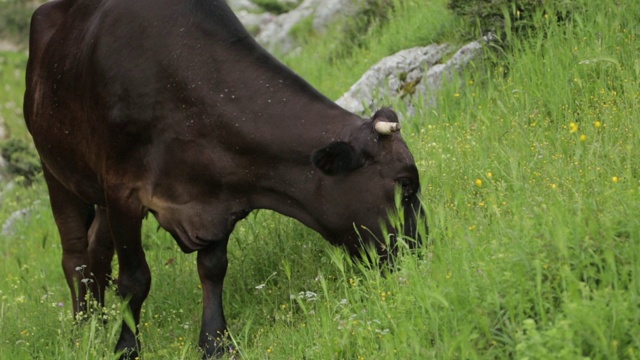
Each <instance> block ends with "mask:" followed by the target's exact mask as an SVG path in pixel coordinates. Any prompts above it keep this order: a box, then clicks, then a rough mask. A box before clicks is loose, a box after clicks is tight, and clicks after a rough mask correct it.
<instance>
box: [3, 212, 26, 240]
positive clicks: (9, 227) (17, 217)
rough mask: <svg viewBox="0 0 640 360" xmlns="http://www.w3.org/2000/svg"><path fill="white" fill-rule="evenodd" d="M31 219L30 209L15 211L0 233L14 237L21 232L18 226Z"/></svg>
mask: <svg viewBox="0 0 640 360" xmlns="http://www.w3.org/2000/svg"><path fill="white" fill-rule="evenodd" d="M30 217H31V209H30V208H26V209H21V210H17V211H14V212H13V213H12V214H11V215H9V217H8V218H7V220H5V221H4V223H3V224H2V230H1V231H0V233H1V234H2V235H4V236H14V235H15V234H16V233H17V231H18V230H19V228H18V224H19V223H22V222H24V221H27V220H29V218H30Z"/></svg>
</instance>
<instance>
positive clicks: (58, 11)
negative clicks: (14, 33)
mask: <svg viewBox="0 0 640 360" xmlns="http://www.w3.org/2000/svg"><path fill="white" fill-rule="evenodd" d="M75 2H76V0H53V1H48V2H46V3H44V4H42V5H41V6H40V7H38V8H37V9H36V11H35V12H34V13H33V16H32V17H31V29H30V36H29V52H30V53H31V54H32V56H33V55H36V57H37V55H38V54H42V52H43V51H44V48H45V47H46V46H47V44H48V43H49V40H50V39H51V37H52V36H53V34H54V33H55V32H56V30H57V29H58V27H59V26H60V24H62V23H63V22H64V19H65V18H66V16H67V14H68V13H69V10H70V9H71V7H72V6H73V5H74V3H75Z"/></svg>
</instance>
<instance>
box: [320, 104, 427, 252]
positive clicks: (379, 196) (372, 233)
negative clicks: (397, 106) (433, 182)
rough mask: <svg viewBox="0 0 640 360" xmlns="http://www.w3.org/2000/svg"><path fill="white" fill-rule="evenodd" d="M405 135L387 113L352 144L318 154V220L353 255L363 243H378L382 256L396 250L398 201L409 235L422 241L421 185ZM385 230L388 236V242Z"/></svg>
mask: <svg viewBox="0 0 640 360" xmlns="http://www.w3.org/2000/svg"><path fill="white" fill-rule="evenodd" d="M399 130H400V123H399V122H398V117H397V115H396V114H395V113H394V112H393V111H392V110H391V109H388V108H383V109H381V110H378V111H377V112H376V113H375V115H374V116H373V118H372V119H370V120H368V121H365V122H364V123H363V124H362V126H361V127H360V128H359V129H357V131H354V132H353V133H352V134H350V136H349V138H348V140H346V141H336V142H333V143H331V144H329V145H327V146H326V147H323V148H321V149H318V150H316V151H315V152H314V153H313V156H312V161H313V164H314V165H315V166H316V167H317V168H318V169H320V170H321V171H322V173H323V174H324V176H323V177H322V180H321V182H320V185H319V186H318V187H319V188H318V189H316V198H317V199H319V200H320V201H319V203H318V207H317V208H316V209H315V211H316V212H317V213H316V214H315V218H316V220H317V221H318V222H319V223H320V224H319V225H320V226H322V228H323V231H324V233H325V236H326V237H328V238H329V240H330V241H332V242H334V243H336V244H338V245H343V246H345V247H346V248H347V249H348V250H349V251H350V252H351V253H352V254H358V253H359V251H360V249H361V244H362V243H363V242H364V243H365V244H366V243H368V244H374V245H375V247H376V249H377V250H378V253H379V254H380V255H387V254H388V253H389V251H390V250H391V251H393V247H394V245H395V243H396V239H397V234H396V233H395V232H396V230H394V226H392V225H391V223H390V220H389V215H390V214H392V213H393V211H394V210H395V209H396V207H397V205H398V204H397V203H398V202H399V205H400V207H401V212H402V213H403V214H404V215H403V220H404V229H402V231H403V233H404V235H405V236H406V237H408V238H410V239H412V241H410V243H411V242H413V243H415V241H413V240H416V241H419V239H418V236H417V233H418V231H417V226H418V222H419V221H424V219H423V220H421V219H420V218H421V217H422V216H423V214H424V213H423V211H422V207H421V203H420V199H419V194H420V181H419V177H418V170H417V168H416V165H415V162H414V160H413V156H412V155H411V152H410V151H409V149H408V148H407V145H406V144H405V142H404V141H403V140H402V137H401V136H400V132H399ZM397 196H399V197H400V199H399V201H398V198H397ZM423 224H424V223H423ZM383 228H386V229H387V231H388V233H387V236H388V238H386V239H385V233H384V230H383ZM388 245H391V249H389V246H388Z"/></svg>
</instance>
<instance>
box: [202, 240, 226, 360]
mask: <svg viewBox="0 0 640 360" xmlns="http://www.w3.org/2000/svg"><path fill="white" fill-rule="evenodd" d="M227 242H228V239H225V240H223V241H217V242H214V243H213V244H211V245H210V246H209V247H207V248H205V249H203V250H200V251H198V274H199V275H200V282H201V284H202V296H203V301H202V306H203V310H202V327H201V328H200V341H199V345H200V348H201V349H202V351H204V356H203V358H205V359H207V358H210V357H213V356H218V355H221V354H223V353H224V352H225V348H226V346H225V342H226V341H225V340H226V339H225V332H226V329H227V323H226V322H225V320H224V313H223V310H222V283H223V282H224V276H225V274H226V273H227V263H228V261H227Z"/></svg>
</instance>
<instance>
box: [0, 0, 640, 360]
mask: <svg viewBox="0 0 640 360" xmlns="http://www.w3.org/2000/svg"><path fill="white" fill-rule="evenodd" d="M397 3H401V4H402V6H396V9H395V12H394V13H393V14H392V15H391V16H390V18H389V22H388V23H387V24H386V25H385V26H384V27H380V28H378V30H374V31H372V32H371V33H370V34H367V36H366V37H365V39H364V40H363V42H362V43H361V44H360V45H359V46H358V47H355V48H354V49H353V51H352V52H351V53H350V55H347V56H344V57H341V58H340V61H331V57H329V56H327V54H328V53H329V52H330V48H331V44H332V42H334V40H328V39H327V38H323V37H311V38H310V40H309V41H310V43H309V45H307V46H306V47H305V48H304V49H303V50H302V53H301V55H300V56H299V57H290V58H286V59H285V61H287V62H288V63H289V64H290V65H291V66H292V67H294V68H295V69H296V70H297V71H299V72H300V73H301V74H302V75H303V76H304V77H306V78H307V79H309V80H310V81H311V82H312V83H313V84H315V85H316V86H318V87H319V88H320V89H321V90H322V91H324V92H326V93H328V94H329V95H330V96H332V97H334V98H335V97H337V96H339V95H340V93H341V92H343V91H345V90H346V89H347V88H348V87H349V86H350V85H351V83H353V82H354V81H355V80H356V79H357V78H358V77H359V75H360V73H362V72H363V71H364V70H365V69H366V68H367V67H368V66H370V65H371V64H373V63H375V62H376V61H377V60H378V58H379V57H380V56H383V55H386V54H388V53H390V52H392V51H394V50H397V49H399V48H402V47H407V46H412V45H416V44H422V43H425V44H426V43H427V42H429V41H431V40H443V39H448V40H454V41H455V39H456V38H457V35H456V34H457V31H458V25H460V23H459V22H458V21H459V20H454V19H453V16H452V15H451V14H448V13H447V11H446V8H445V2H444V1H429V2H428V5H427V6H424V5H423V4H422V3H420V5H418V2H415V1H414V2H411V1H403V2H399V1H398V2H397ZM572 3H573V4H574V5H576V6H575V8H574V9H575V10H574V12H573V13H572V14H571V16H570V17H568V18H567V19H566V20H565V21H562V22H557V21H555V18H554V17H553V16H549V13H548V12H539V13H537V14H534V16H532V20H531V22H532V26H533V28H534V29H536V30H537V31H536V32H533V33H531V34H530V35H529V36H527V37H520V38H515V37H509V38H508V39H507V40H508V41H509V44H510V47H509V50H508V51H499V49H498V51H495V52H491V53H489V54H488V55H489V56H491V57H492V59H493V65H492V66H488V67H487V66H484V67H480V66H479V67H478V68H477V70H476V71H471V72H470V73H469V74H468V76H467V77H465V78H464V79H462V80H463V81H462V84H463V85H457V83H456V84H451V85H449V86H448V87H446V88H445V89H444V90H443V91H442V94H441V96H440V101H439V103H438V104H437V106H436V107H434V108H426V107H425V106H421V105H420V104H418V106H417V107H416V112H415V115H414V116H411V117H409V118H408V119H407V126H405V128H404V129H403V134H404V136H405V138H406V140H407V142H408V143H409V145H410V147H411V149H412V150H413V153H414V155H415V158H416V161H417V163H418V166H419V169H420V172H421V179H422V188H423V198H424V203H425V206H426V208H427V209H428V220H429V225H430V228H431V236H430V238H429V241H428V243H427V244H426V246H425V247H424V248H423V249H420V250H419V252H418V254H412V255H405V256H402V257H401V258H400V259H399V268H398V270H397V271H396V272H394V273H392V274H388V275H387V276H380V274H379V272H377V271H372V270H369V269H367V268H366V267H364V266H362V265H361V264H352V263H351V262H350V261H349V260H348V259H347V258H345V255H344V253H343V252H341V251H340V250H339V249H335V248H332V247H330V246H329V245H328V244H326V243H325V242H324V240H322V239H321V238H320V237H319V236H318V235H316V234H314V233H313V232H311V231H309V230H308V229H306V228H304V227H302V226H301V225H299V224H297V223H295V222H294V221H292V220H289V219H286V218H283V217H281V216H278V215H275V214H272V213H269V212H266V211H260V212H258V213H256V214H255V215H251V216H250V217H249V218H248V219H247V220H246V221H244V222H242V223H241V224H240V225H239V227H238V228H237V230H236V231H235V232H234V234H233V236H232V241H231V243H230V268H229V273H228V275H227V281H226V286H225V304H226V311H227V315H228V321H229V325H230V331H231V335H232V336H233V339H234V341H235V342H236V344H237V347H238V353H237V355H236V356H237V358H243V359H301V358H305V359H328V358H336V359H430V358H438V359H471V358H479V359H509V358H515V359H551V358H553V359H581V358H585V359H586V358H590V359H638V358H640V335H639V334H640V216H639V214H640V181H639V177H640V169H639V162H638V159H639V158H640V144H639V139H640V124H639V123H638V119H637V114H638V113H639V110H640V109H639V105H640V60H638V59H640V45H639V44H640V39H639V38H640V23H639V22H638V21H637V19H639V18H640V4H638V3H637V2H636V1H632V0H623V1H614V0H603V1H598V2H596V1H588V0H576V1H572ZM335 36H338V35H335ZM334 39H335V38H334ZM496 54H498V55H496ZM12 56H14V55H12ZM2 76H3V77H4V76H5V74H4V70H3V75H2ZM21 91H22V90H21V89H17V88H16V89H14V90H12V91H8V92H0V96H2V98H1V99H0V103H2V104H6V103H7V102H11V101H14V102H16V103H18V102H19V98H20V96H21ZM396 107H397V108H398V109H399V110H400V111H402V110H403V106H402V105H401V104H396ZM3 114H4V113H3ZM12 133H13V130H12ZM0 192H1V193H0V197H2V199H3V200H2V203H1V205H0V220H2V221H4V219H6V218H8V217H9V216H10V214H11V213H12V212H13V211H15V210H18V209H22V208H25V207H28V208H30V209H31V213H30V216H28V217H24V218H22V219H19V221H16V222H15V225H14V228H13V229H12V233H10V234H8V235H4V234H3V235H0V257H1V259H0V279H4V280H3V281H2V282H0V334H2V337H1V338H0V358H2V359H5V358H6V359H33V358H42V359H53V358H55V359H110V358H112V355H111V351H112V347H113V346H114V344H115V340H116V337H117V335H118V331H119V329H118V328H119V322H120V321H119V319H121V316H122V315H121V311H120V310H121V305H120V303H119V302H118V301H117V299H116V298H115V296H114V294H113V292H110V293H109V295H108V299H107V301H108V303H109V306H108V307H107V309H105V312H104V314H103V316H104V317H105V318H106V319H108V322H107V323H106V325H103V324H102V321H101V320H100V319H99V318H97V317H94V318H91V319H89V320H88V321H87V322H86V323H84V324H83V325H81V326H78V327H74V326H73V325H72V319H71V309H70V305H69V303H70V301H69V295H68V290H67V288H66V285H65V282H64V279H63V275H62V271H61V269H60V266H59V263H60V245H59V242H58V239H57V232H56V230H55V226H54V225H53V221H52V220H51V215H50V211H49V209H48V205H47V200H46V194H45V190H44V188H43V186H42V184H41V183H37V184H35V185H34V187H32V188H29V189H25V188H22V187H20V186H17V187H15V188H14V189H1V188H0ZM144 239H145V240H144V241H145V248H146V249H147V257H148V260H149V263H150V266H151V269H152V273H153V275H154V281H153V284H152V290H151V294H150V296H149V298H148V300H147V302H146V303H145V307H144V309H143V319H142V323H141V333H142V335H141V336H142V341H143V346H144V352H143V357H144V358H146V359H176V358H184V359H198V358H199V355H198V353H197V351H196V348H197V333H198V329H199V321H200V315H199V314H200V309H201V296H200V289H199V288H198V281H197V275H196V270H195V257H194V256H188V255H183V254H181V253H180V252H179V250H178V248H177V246H176V245H175V244H174V242H173V240H172V239H170V237H169V236H167V235H166V234H165V233H163V232H158V231H157V230H156V225H155V224H154V223H153V222H152V221H148V223H147V224H145V235H144Z"/></svg>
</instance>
